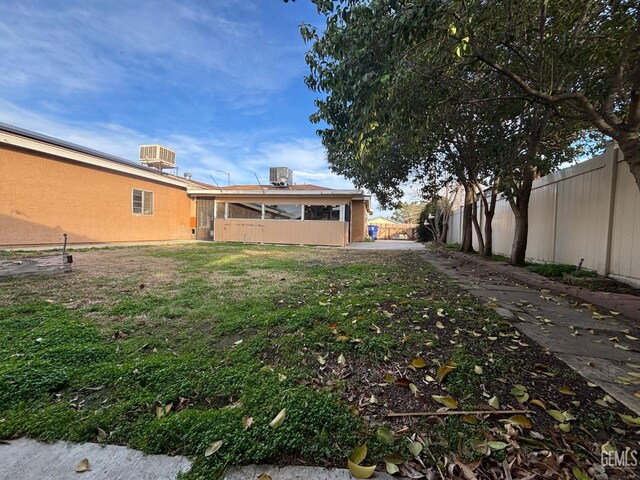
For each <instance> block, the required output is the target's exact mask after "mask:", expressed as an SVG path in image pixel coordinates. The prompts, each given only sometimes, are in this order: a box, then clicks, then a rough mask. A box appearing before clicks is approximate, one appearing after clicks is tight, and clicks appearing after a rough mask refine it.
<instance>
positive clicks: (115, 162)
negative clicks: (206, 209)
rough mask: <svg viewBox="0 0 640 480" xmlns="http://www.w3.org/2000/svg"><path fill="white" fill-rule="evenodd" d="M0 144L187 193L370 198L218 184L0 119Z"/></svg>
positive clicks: (307, 187) (302, 188)
mask: <svg viewBox="0 0 640 480" xmlns="http://www.w3.org/2000/svg"><path fill="white" fill-rule="evenodd" d="M2 143H4V144H7V145H12V146H15V147H19V148H24V149H27V150H32V151H37V152H41V153H45V154H48V155H53V156H56V157H59V158H63V159H65V160H71V161H76V162H79V163H83V164H88V165H92V166H97V167H100V168H104V169H106V170H112V171H116V172H119V173H125V174H129V175H135V176H138V177H143V178H147V179H151V180H154V181H157V182H162V183H168V184H171V185H175V186H179V187H182V188H186V189H187V193H188V194H190V195H191V194H193V195H221V196H225V195H256V194H258V193H260V194H263V193H266V191H268V192H269V195H276V196H287V195H312V196H318V195H326V196H350V197H360V198H362V199H363V200H365V201H367V202H368V201H369V196H366V195H364V193H363V192H362V191H361V190H337V189H331V188H326V187H321V186H318V185H311V184H300V185H290V186H288V187H276V186H274V185H231V186H228V187H218V186H214V185H210V184H208V183H204V182H200V181H197V180H192V179H186V178H184V177H179V176H176V175H172V174H169V173H163V172H161V171H159V170H157V169H154V168H150V167H147V166H145V165H142V164H141V163H138V162H134V161H130V160H127V159H124V158H121V157H117V156H115V155H110V154H108V153H104V152H100V151H98V150H93V149H91V148H87V147H83V146H82V145H77V144H75V143H71V142H67V141H64V140H60V139H58V138H54V137H49V136H47V135H42V134H40V133H36V132H32V131H30V130H26V129H23V128H19V127H15V126H13V125H8V124H6V123H1V122H0V144H2Z"/></svg>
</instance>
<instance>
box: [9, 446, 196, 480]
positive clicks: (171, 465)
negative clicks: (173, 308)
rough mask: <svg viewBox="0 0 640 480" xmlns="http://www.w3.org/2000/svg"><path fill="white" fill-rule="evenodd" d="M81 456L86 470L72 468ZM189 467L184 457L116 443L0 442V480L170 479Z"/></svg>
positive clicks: (188, 462)
mask: <svg viewBox="0 0 640 480" xmlns="http://www.w3.org/2000/svg"><path fill="white" fill-rule="evenodd" d="M85 458H86V459H87V460H89V470H88V471H86V472H82V473H78V472H76V466H77V465H78V463H80V462H81V461H82V460H83V459H85ZM190 468H191V462H190V461H189V460H188V459H187V458H186V457H169V456H167V455H144V454H143V453H141V452H138V451H137V450H131V449H130V448H126V447H119V446H117V445H98V444H97V443H82V444H75V443H68V442H55V443H42V442H37V441H35V440H30V439H27V438H20V439H17V440H11V441H9V443H8V444H4V443H0V479H1V480H43V479H55V480H67V479H69V480H71V479H73V480H78V479H79V478H82V479H83V480H174V479H175V478H176V476H177V475H178V473H181V472H188V471H189V469H190Z"/></svg>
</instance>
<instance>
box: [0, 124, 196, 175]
mask: <svg viewBox="0 0 640 480" xmlns="http://www.w3.org/2000/svg"><path fill="white" fill-rule="evenodd" d="M0 143H4V144H7V145H12V146H15V147H20V148H24V149H27V150H33V151H38V152H41V153H45V154H49V155H54V156H56V157H60V158H63V159H65V160H73V161H77V162H79V163H84V164H89V165H93V166H97V167H101V168H105V169H107V170H114V171H118V172H121V173H126V174H130V175H135V176H139V177H143V178H148V179H151V180H154V181H157V182H162V183H169V184H172V185H176V186H181V187H188V184H187V182H188V181H187V180H185V179H184V178H180V177H176V176H175V175H168V174H166V173H162V172H161V171H159V170H156V169H154V168H150V167H147V166H145V165H142V164H140V163H137V162H133V161H130V160H126V159H124V158H121V157H117V156H115V155H110V154H108V153H104V152H100V151H98V150H93V149H91V148H87V147H83V146H82V145H77V144H75V143H71V142H67V141H64V140H60V139H58V138H54V137H49V136H47V135H42V134H41V133H36V132H32V131H31V130H26V129H24V128H19V127H15V126H13V125H8V124H6V123H1V122H0Z"/></svg>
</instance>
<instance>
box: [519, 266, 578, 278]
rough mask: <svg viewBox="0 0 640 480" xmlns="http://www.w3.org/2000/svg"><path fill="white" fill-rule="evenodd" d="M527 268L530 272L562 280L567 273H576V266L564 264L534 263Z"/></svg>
mask: <svg viewBox="0 0 640 480" xmlns="http://www.w3.org/2000/svg"><path fill="white" fill-rule="evenodd" d="M525 268H526V269H527V270H529V271H530V272H534V273H537V274H539V275H543V276H545V277H549V278H561V277H562V276H563V275H564V274H565V273H571V274H573V273H574V272H575V271H576V266H575V265H565V264H563V263H533V264H531V265H527V266H526V267H525Z"/></svg>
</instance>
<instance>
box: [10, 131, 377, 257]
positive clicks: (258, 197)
mask: <svg viewBox="0 0 640 480" xmlns="http://www.w3.org/2000/svg"><path fill="white" fill-rule="evenodd" d="M159 148H160V151H162V152H165V153H167V152H168V154H171V153H172V152H171V151H170V150H167V149H163V148H162V147H159ZM143 150H144V151H145V152H146V151H149V149H148V148H147V149H146V150H145V147H143V148H141V158H142V152H143ZM156 151H158V150H157V149H156ZM148 160H149V159H148V158H147V157H146V154H145V157H144V158H142V160H141V161H143V162H144V163H146V164H147V165H143V164H142V163H137V162H132V161H129V160H125V159H122V158H119V157H116V156H113V155H109V154H106V153H102V152H98V151H95V150H92V149H88V148H85V147H82V146H80V145H74V144H71V143H68V142H65V141H62V140H58V139H55V138H51V137H48V136H45V135H41V134H38V133H35V132H31V131H28V130H24V129H20V128H17V127H14V126H10V125H6V124H2V123H0V171H1V172H2V174H1V175H0V247H15V246H30V245H58V244H60V243H61V240H62V233H67V234H68V237H69V243H70V244H91V243H105V242H107V243H111V242H114V243H115V242H135V241H160V240H188V239H196V240H211V241H231V242H248V243H278V244H296V245H298V244H305V245H333V246H345V245H346V244H348V243H349V242H357V241H362V240H363V239H364V238H365V236H366V218H367V215H368V213H369V210H370V207H369V205H370V197H369V196H367V195H364V193H363V192H362V191H361V190H335V189H330V188H323V187H319V186H316V185H294V184H292V183H284V184H283V183H282V182H278V183H275V184H273V185H239V186H230V187H217V186H213V185H209V184H206V183H202V182H197V181H194V180H192V179H191V177H190V175H188V174H185V176H184V177H179V176H176V175H172V174H168V173H166V172H165V171H162V170H160V169H158V168H153V167H150V166H148V165H152V164H153V162H150V161H148ZM170 160H171V158H169V161H170ZM173 161H174V162H175V154H174V156H173ZM161 162H162V160H161Z"/></svg>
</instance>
